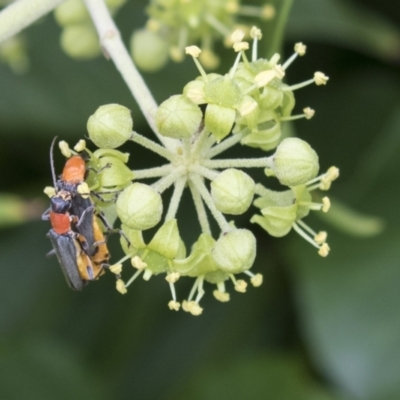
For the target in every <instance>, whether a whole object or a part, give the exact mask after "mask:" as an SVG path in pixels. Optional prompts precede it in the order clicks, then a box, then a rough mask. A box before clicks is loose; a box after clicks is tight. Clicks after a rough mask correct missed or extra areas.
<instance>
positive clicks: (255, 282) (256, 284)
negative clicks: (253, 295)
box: [250, 274, 263, 287]
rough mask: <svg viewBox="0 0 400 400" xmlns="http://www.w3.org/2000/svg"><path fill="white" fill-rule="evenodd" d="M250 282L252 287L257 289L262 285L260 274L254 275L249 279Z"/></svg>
mask: <svg viewBox="0 0 400 400" xmlns="http://www.w3.org/2000/svg"><path fill="white" fill-rule="evenodd" d="M250 282H251V284H252V285H253V286H254V287H259V286H261V285H262V283H263V276H262V275H261V274H256V275H254V276H253V277H252V278H251V279H250Z"/></svg>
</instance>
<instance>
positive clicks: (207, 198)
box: [190, 174, 232, 232]
mask: <svg viewBox="0 0 400 400" xmlns="http://www.w3.org/2000/svg"><path fill="white" fill-rule="evenodd" d="M190 181H191V182H193V185H194V186H195V187H196V189H197V190H198V191H199V192H200V195H201V197H202V198H203V200H204V202H205V203H206V205H207V207H208V209H209V210H210V212H211V214H212V216H213V217H214V219H215V220H216V221H217V224H218V225H219V227H220V229H221V231H222V232H229V231H231V230H232V227H231V226H230V225H229V223H228V221H227V220H226V219H225V217H224V215H223V214H222V213H221V211H219V210H218V209H217V207H216V206H215V204H214V201H213V199H212V197H211V194H210V192H209V191H208V190H207V187H206V185H205V184H204V182H203V181H202V179H201V178H200V177H199V176H198V175H197V174H192V175H190Z"/></svg>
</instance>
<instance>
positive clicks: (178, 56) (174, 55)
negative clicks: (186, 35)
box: [169, 46, 183, 62]
mask: <svg viewBox="0 0 400 400" xmlns="http://www.w3.org/2000/svg"><path fill="white" fill-rule="evenodd" d="M169 56H170V57H171V60H173V61H175V62H182V61H183V53H182V50H181V49H180V48H179V47H178V46H173V47H171V48H170V49H169Z"/></svg>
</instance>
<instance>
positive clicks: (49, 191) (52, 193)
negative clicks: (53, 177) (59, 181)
mask: <svg viewBox="0 0 400 400" xmlns="http://www.w3.org/2000/svg"><path fill="white" fill-rule="evenodd" d="M43 193H44V194H45V195H46V196H48V197H50V198H52V197H54V196H55V195H56V189H54V188H53V186H46V187H45V188H44V190H43Z"/></svg>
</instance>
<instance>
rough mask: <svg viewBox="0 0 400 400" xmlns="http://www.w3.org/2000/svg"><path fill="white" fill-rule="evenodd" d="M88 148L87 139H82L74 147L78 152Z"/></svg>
mask: <svg viewBox="0 0 400 400" xmlns="http://www.w3.org/2000/svg"><path fill="white" fill-rule="evenodd" d="M85 149H86V141H85V140H83V139H81V140H80V141H79V142H78V143H77V144H76V145H75V147H74V150H75V151H76V152H78V153H80V152H81V151H83V150H85Z"/></svg>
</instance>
